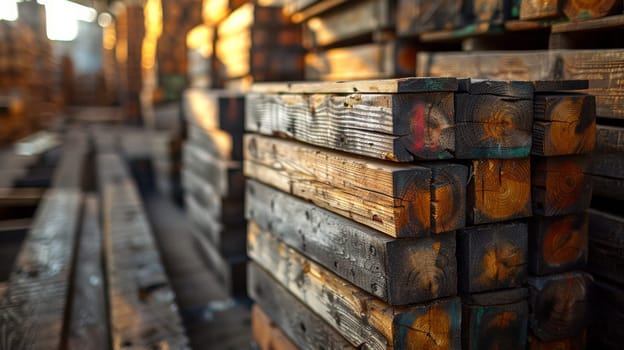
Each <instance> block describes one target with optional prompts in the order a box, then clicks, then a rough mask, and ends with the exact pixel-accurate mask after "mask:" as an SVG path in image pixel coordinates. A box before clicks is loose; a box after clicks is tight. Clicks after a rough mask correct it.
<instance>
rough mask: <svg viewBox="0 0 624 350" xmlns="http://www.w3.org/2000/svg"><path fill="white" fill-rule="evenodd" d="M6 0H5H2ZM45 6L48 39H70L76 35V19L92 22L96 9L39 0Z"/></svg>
mask: <svg viewBox="0 0 624 350" xmlns="http://www.w3.org/2000/svg"><path fill="white" fill-rule="evenodd" d="M3 1H6V0H3ZM38 2H39V3H40V4H44V5H45V8H46V22H47V24H46V30H47V34H48V38H49V39H50V40H59V41H71V40H74V39H76V37H77V36H78V21H84V22H93V21H95V19H96V18H97V11H95V9H93V8H91V7H87V6H83V5H80V4H77V3H75V2H71V1H67V0H39V1H38Z"/></svg>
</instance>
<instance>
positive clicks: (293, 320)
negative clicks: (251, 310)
mask: <svg viewBox="0 0 624 350" xmlns="http://www.w3.org/2000/svg"><path fill="white" fill-rule="evenodd" d="M248 271H249V272H248V274H247V278H248V282H247V284H248V285H249V296H250V297H251V298H252V299H253V300H254V301H255V302H256V303H257V305H259V306H260V307H261V308H262V310H265V311H266V312H267V316H269V317H270V318H271V319H272V320H273V321H274V322H275V323H276V324H277V325H278V326H279V327H280V328H281V329H282V330H283V331H284V333H286V335H287V336H288V337H289V338H290V339H292V341H293V342H294V343H295V344H296V345H297V346H298V347H299V348H301V349H303V350H318V344H326V346H327V348H329V349H355V348H356V347H355V346H353V345H351V344H349V342H348V341H347V340H345V339H344V338H343V337H342V336H341V335H340V334H339V333H338V332H337V331H336V330H335V329H334V328H332V327H331V326H330V325H329V324H327V322H325V321H324V320H323V319H322V318H321V317H319V316H318V315H317V314H315V313H314V312H312V310H310V309H309V308H308V307H306V305H304V304H303V303H302V302H301V301H299V299H297V298H296V297H295V296H294V295H292V294H291V293H290V292H288V290H287V289H286V288H285V287H283V286H282V285H281V284H280V283H279V282H278V281H276V280H274V279H273V278H272V277H271V276H270V275H269V273H268V272H266V271H264V270H263V269H262V268H261V267H259V266H258V265H257V264H255V263H253V262H252V263H250V264H249V266H248Z"/></svg>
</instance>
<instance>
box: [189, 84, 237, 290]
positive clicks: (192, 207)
mask: <svg viewBox="0 0 624 350" xmlns="http://www.w3.org/2000/svg"><path fill="white" fill-rule="evenodd" d="M244 103H245V99H244V95H243V94H241V93H238V92H231V91H225V90H223V91H218V90H206V89H200V88H195V89H188V90H186V91H185V93H184V98H183V106H184V115H185V118H186V121H187V133H188V139H187V140H186V141H185V143H184V145H183V149H182V152H183V156H182V158H183V170H182V184H183V188H184V192H185V195H184V203H185V206H186V209H187V213H188V216H189V221H190V222H191V228H192V231H193V233H194V234H195V238H196V239H197V240H198V243H199V245H198V246H199V247H200V249H201V250H202V253H203V255H204V256H205V258H206V261H207V264H208V265H209V267H210V268H211V269H212V270H213V271H214V272H215V273H216V276H217V277H218V280H219V281H220V283H221V284H223V285H224V286H225V287H226V290H227V291H228V292H229V293H230V294H232V295H234V296H244V295H245V294H246V287H245V282H246V279H245V268H246V264H247V258H246V254H245V234H246V229H245V227H246V226H245V219H244V202H243V199H244V193H245V182H244V179H243V169H242V142H243V141H242V137H243V131H244V130H243V128H244V120H243V119H244V111H245V109H244V106H245V104H244Z"/></svg>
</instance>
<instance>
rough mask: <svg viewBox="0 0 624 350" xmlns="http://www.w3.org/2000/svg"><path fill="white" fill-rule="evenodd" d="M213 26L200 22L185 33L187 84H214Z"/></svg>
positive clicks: (202, 85)
mask: <svg viewBox="0 0 624 350" xmlns="http://www.w3.org/2000/svg"><path fill="white" fill-rule="evenodd" d="M214 37H215V29H214V27H210V26H207V25H205V24H200V25H198V26H197V27H195V28H193V29H192V30H191V31H190V32H189V33H188V34H187V35H186V47H187V73H186V74H187V77H188V80H189V81H188V83H189V84H188V85H189V86H190V87H193V88H211V87H213V85H214V84H215V82H214V78H213V73H214V63H215V60H214Z"/></svg>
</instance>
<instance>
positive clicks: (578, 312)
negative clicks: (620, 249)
mask: <svg viewBox="0 0 624 350" xmlns="http://www.w3.org/2000/svg"><path fill="white" fill-rule="evenodd" d="M592 282H593V279H592V277H591V275H589V274H587V273H584V272H570V273H564V274H560V275H550V276H544V277H529V280H528V284H529V294H530V296H529V309H530V310H531V314H530V315H529V326H530V328H531V331H532V332H533V334H534V335H535V336H536V337H537V338H539V339H540V340H543V341H552V340H558V339H564V338H569V337H573V336H575V335H577V334H579V333H580V332H581V331H582V330H583V329H584V328H585V325H586V323H587V320H588V319H589V318H588V316H589V315H588V312H589V305H588V301H587V294H588V291H589V288H590V287H591V284H592Z"/></svg>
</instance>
